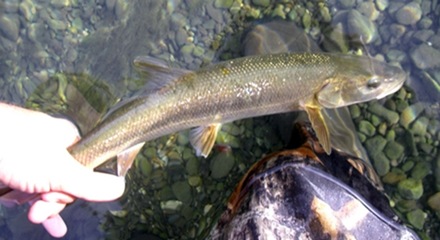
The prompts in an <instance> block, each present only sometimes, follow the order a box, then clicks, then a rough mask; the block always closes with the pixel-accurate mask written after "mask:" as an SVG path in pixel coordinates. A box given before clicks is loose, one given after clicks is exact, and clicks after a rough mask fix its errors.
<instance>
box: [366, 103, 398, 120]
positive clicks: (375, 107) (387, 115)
mask: <svg viewBox="0 0 440 240" xmlns="http://www.w3.org/2000/svg"><path fill="white" fill-rule="evenodd" d="M368 110H369V111H370V112H371V113H373V114H375V115H377V116H379V117H381V118H383V119H385V120H386V121H387V122H388V123H389V124H396V123H397V122H398V121H399V114H398V113H396V112H393V111H391V110H389V109H387V108H385V107H384V106H382V105H381V104H380V103H378V102H374V103H371V104H370V105H369V106H368Z"/></svg>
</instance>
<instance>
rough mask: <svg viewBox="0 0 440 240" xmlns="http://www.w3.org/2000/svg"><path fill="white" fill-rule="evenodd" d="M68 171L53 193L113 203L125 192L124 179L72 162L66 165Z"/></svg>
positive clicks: (53, 187) (53, 188)
mask: <svg viewBox="0 0 440 240" xmlns="http://www.w3.org/2000/svg"><path fill="white" fill-rule="evenodd" d="M64 167H66V168H67V169H68V171H62V172H64V173H66V174H65V175H64V176H62V177H61V178H60V179H59V181H58V182H57V184H56V185H53V186H52V188H51V191H57V192H63V193H67V194H70V195H73V196H75V197H77V198H82V199H85V200H88V201H112V200H115V199H117V198H119V197H120V196H121V195H122V194H123V193H124V190H125V179H124V177H117V176H114V175H110V174H105V173H98V172H92V171H91V170H90V169H87V168H84V166H82V165H81V164H80V163H78V162H76V161H71V162H69V163H66V165H64Z"/></svg>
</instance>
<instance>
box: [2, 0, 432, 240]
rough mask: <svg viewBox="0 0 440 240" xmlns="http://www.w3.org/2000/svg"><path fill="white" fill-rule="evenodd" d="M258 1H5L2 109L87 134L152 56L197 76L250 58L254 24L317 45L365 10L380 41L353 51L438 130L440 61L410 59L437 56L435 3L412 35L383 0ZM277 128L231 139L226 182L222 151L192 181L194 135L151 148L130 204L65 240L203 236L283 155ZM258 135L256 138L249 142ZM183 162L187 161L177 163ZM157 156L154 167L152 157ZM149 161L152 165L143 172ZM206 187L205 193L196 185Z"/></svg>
mask: <svg viewBox="0 0 440 240" xmlns="http://www.w3.org/2000/svg"><path fill="white" fill-rule="evenodd" d="M251 2H255V1H199V0H197V1H184V0H173V1H171V0H170V1H153V0H151V1H141V0H134V1H129V3H126V1H122V0H95V1H82V0H59V1H52V3H46V1H27V0H25V1H13V0H10V1H8V0H0V18H1V21H0V24H1V25H0V101H5V102H11V103H15V104H19V105H22V106H25V107H28V108H32V109H36V110H40V111H44V112H48V113H51V114H62V115H65V116H68V117H70V118H71V119H73V120H74V121H76V122H77V123H78V125H79V126H80V128H81V131H82V132H86V131H87V130H88V129H90V128H91V127H92V126H93V124H95V123H96V120H97V119H98V118H99V117H100V116H102V115H103V114H104V113H105V111H106V110H107V109H108V108H109V107H110V106H112V105H113V104H114V103H115V102H116V101H117V100H118V99H120V98H123V97H126V96H130V95H133V94H136V92H138V91H141V92H142V90H145V89H144V86H145V83H146V81H147V80H146V78H145V77H144V76H143V75H142V74H139V73H138V72H136V70H135V69H134V68H133V64H132V61H133V59H134V58H135V57H136V56H139V55H148V56H153V57H157V58H161V59H163V60H165V61H167V62H168V63H169V64H171V65H172V66H175V67H183V68H186V69H197V68H199V67H201V66H204V65H207V64H210V63H212V62H216V61H219V60H223V59H230V58H234V57H239V56H241V55H242V46H241V37H242V36H243V34H244V33H245V29H246V28H247V27H248V26H249V25H251V24H253V23H256V22H262V21H268V20H270V19H275V18H285V19H287V20H290V21H294V22H297V23H298V26H300V27H301V28H304V29H305V30H306V32H308V33H309V34H310V35H311V36H312V37H313V38H314V39H316V40H324V42H326V41H325V39H326V38H328V37H324V35H323V34H322V33H323V32H325V31H327V30H328V27H329V26H331V27H332V28H336V29H337V28H338V25H337V24H336V23H337V22H338V21H337V20H333V23H335V24H332V22H329V19H326V16H327V14H326V11H327V10H328V13H329V14H330V15H331V16H339V17H340V18H342V19H345V17H346V15H344V14H345V13H346V12H347V10H349V9H351V8H356V9H359V10H360V11H362V12H363V14H364V15H368V17H369V18H370V19H374V21H373V22H374V23H375V24H376V28H377V29H378V33H377V34H378V35H380V37H379V38H378V39H380V40H377V39H376V40H374V38H375V37H372V38H373V40H371V39H369V38H368V36H371V35H370V34H369V33H368V32H367V33H365V32H362V31H360V30H350V29H347V30H346V31H347V32H346V33H347V34H352V35H356V34H359V33H361V35H362V36H363V37H364V39H362V41H354V42H351V43H350V44H349V45H350V49H354V50H358V49H362V47H359V46H360V45H361V44H359V42H364V44H366V49H367V51H368V52H369V53H370V54H371V55H376V54H381V55H382V56H384V58H385V59H387V60H390V59H393V60H394V61H397V62H399V63H400V64H401V66H402V67H403V69H404V70H405V71H407V72H408V74H409V76H410V77H409V78H410V81H409V82H408V84H409V85H410V86H411V88H412V89H413V90H414V91H415V95H416V98H411V101H412V102H411V103H414V102H418V101H420V102H422V104H423V106H424V108H425V111H424V113H423V114H426V116H429V119H431V120H432V121H434V120H437V121H438V120H440V119H439V105H438V102H439V100H440V97H439V91H440V87H439V85H440V74H439V68H438V67H440V63H439V64H437V63H435V62H424V63H423V64H422V62H423V60H424V59H425V60H426V59H428V57H426V58H425V57H424V56H422V57H419V58H414V57H411V53H413V52H414V51H415V50H414V49H416V48H417V47H418V46H421V45H427V46H428V49H431V47H432V48H434V49H439V48H440V35H439V34H440V33H438V29H439V26H438V19H439V18H438V15H439V9H440V7H439V6H438V5H437V1H428V0H424V1H418V3H420V4H418V5H420V6H421V11H422V12H421V14H422V16H421V20H419V21H417V23H415V24H407V25H402V24H400V25H399V24H397V22H398V21H401V22H403V21H405V19H400V18H403V17H402V16H398V13H397V12H398V10H399V9H401V8H402V7H404V6H403V5H404V2H400V1H389V3H388V6H387V7H386V8H385V10H384V11H383V12H381V11H378V10H376V11H374V10H371V9H374V8H381V7H382V6H383V4H384V3H382V2H385V1H372V2H368V3H367V2H365V3H363V2H362V1H357V2H356V1H328V2H320V3H317V2H314V1H310V2H305V1H304V2H297V1H295V4H294V3H290V2H289V1H280V2H282V3H269V4H268V5H267V6H261V5H259V6H257V5H253V4H252V3H251ZM262 2H264V1H262ZM269 2H270V1H269ZM272 2H278V1H272ZM221 3H222V4H225V5H222V4H221ZM325 6H326V7H327V8H324V7H325ZM326 9H327V10H326ZM413 12H414V8H409V10H408V14H407V15H411V14H414V15H417V13H413ZM416 12H417V11H416ZM341 16H342V17H341ZM343 16H345V17H343ZM263 19H264V20H263ZM341 21H342V20H341ZM343 21H345V20H343ZM408 21H411V18H409V20H408ZM344 24H346V25H348V23H344ZM364 30H365V29H364ZM365 31H366V30H365ZM414 33H416V34H414ZM373 35H374V34H373ZM356 38H358V37H357V36H352V39H356ZM358 39H360V38H358ZM370 40H371V41H370ZM327 48H333V49H334V46H333V47H329V45H328V41H327ZM342 48H343V47H342ZM435 51H438V50H435ZM433 52H434V51H429V50H428V51H425V52H422V54H426V55H428V54H434V56H436V55H435V54H437V53H433ZM426 65H428V67H426ZM420 68H426V69H423V70H421V69H420ZM408 91H410V90H408ZM78 96H82V97H78ZM2 117H4V116H2ZM269 123H273V122H270V120H268V119H267V118H259V119H254V120H245V121H239V122H238V123H236V124H235V125H229V127H226V129H224V131H225V132H227V133H231V135H233V134H232V133H233V132H234V131H235V130H236V128H238V130H237V131H239V132H240V134H242V135H243V136H242V135H239V136H241V137H236V138H235V141H238V143H237V142H234V143H236V146H235V145H232V148H233V151H234V159H233V160H232V162H233V163H234V164H233V168H232V169H230V172H229V173H228V174H227V176H225V177H221V176H220V177H218V178H216V177H213V176H214V175H221V174H220V173H218V172H215V171H212V169H215V163H216V159H215V158H216V157H217V158H221V157H225V156H223V155H221V154H222V153H221V151H218V152H219V153H216V154H214V156H213V157H212V158H209V159H207V160H204V159H200V161H199V162H198V161H196V162H197V164H198V167H197V168H196V169H197V170H196V172H191V173H189V170H188V168H189V166H188V165H189V164H188V162H189V161H190V160H189V159H192V160H191V161H195V160H193V157H191V156H189V157H188V155H191V154H192V152H191V151H189V150H188V146H187V145H188V142H187V139H185V136H186V135H185V134H176V135H173V136H167V137H163V138H161V139H159V140H157V141H155V142H154V143H148V144H147V146H146V148H145V150H144V151H143V153H144V154H143V155H142V156H140V157H139V159H138V162H137V165H136V166H135V167H134V168H133V169H134V170H132V173H131V174H130V176H129V178H128V180H127V181H128V182H129V184H130V185H129V186H128V193H127V195H126V196H124V197H123V199H122V200H121V203H120V204H119V203H102V204H89V203H85V202H80V201H78V202H76V203H75V204H73V205H72V206H69V207H68V208H67V209H66V210H65V211H64V212H63V214H62V216H63V217H64V218H65V220H66V222H67V225H68V227H69V232H68V234H67V235H66V237H65V238H66V239H96V238H103V237H104V236H105V234H107V235H106V236H107V237H108V238H116V239H123V238H125V239H128V238H134V237H136V236H138V237H147V236H153V235H155V236H157V237H162V238H164V239H165V238H176V239H177V238H181V237H182V236H184V237H186V238H195V237H203V236H205V234H206V233H207V232H208V231H209V226H210V225H211V224H212V223H213V222H215V217H216V216H218V214H219V213H220V212H221V211H223V208H224V205H223V204H224V202H225V201H226V198H227V196H228V195H229V194H230V193H231V191H232V189H233V186H234V184H235V183H236V182H237V180H238V179H239V178H240V177H241V175H242V174H243V173H244V172H245V171H246V169H247V167H248V166H249V165H250V164H252V163H253V162H254V161H255V160H257V159H258V158H259V157H260V156H261V154H263V153H268V152H271V151H274V150H275V149H279V148H280V147H281V145H282V141H281V140H280V136H278V135H277V134H275V133H274V132H275V129H276V127H271V125H269ZM228 128H229V129H228ZM234 129H235V130H234ZM249 129H254V130H252V131H251V133H249V134H248V135H247V137H244V136H245V135H246V133H247V131H248V130H249ZM433 131H434V134H430V138H431V140H430V141H429V142H430V143H432V146H433V147H432V148H433V150H432V152H431V153H430V154H422V157H423V159H424V161H425V162H427V163H428V164H429V166H432V169H434V170H433V171H431V172H430V173H429V174H428V175H427V176H426V178H424V179H423V181H424V186H428V187H426V189H425V194H426V196H424V197H422V198H421V200H420V202H419V203H420V204H424V205H426V201H427V199H428V198H429V197H430V196H431V195H433V194H434V193H435V192H436V191H438V190H436V189H435V183H434V181H435V180H436V178H435V171H436V170H435V169H437V168H438V167H439V166H438V165H437V166H436V163H435V162H436V161H439V160H436V159H435V156H438V150H437V149H438V145H439V136H440V133H439V130H433ZM228 143H230V142H228ZM176 152H177V153H178V155H180V156H182V158H183V159H180V160H179V158H176V157H175V155H174V156H173V154H175V153H176ZM151 155H154V157H153V158H150V157H149V156H151ZM185 156H186V157H185ZM413 158H414V157H413ZM401 159H403V160H402V161H401V162H396V163H391V165H392V167H393V168H394V165H395V167H396V168H397V167H399V166H400V165H403V164H404V162H405V161H406V159H411V156H404V157H402V158H401ZM142 160H144V161H150V163H149V164H147V166H144V165H143V163H141V162H142ZM416 163H417V162H416ZM393 164H394V165H393ZM213 165H214V167H213ZM439 165H440V164H439ZM149 168H151V169H152V170H150V172H148V173H149V174H151V176H148V177H145V176H144V177H143V175H142V174H143V172H142V169H147V170H148V169H149ZM437 171H440V170H438V169H437ZM437 174H438V173H437ZM408 175H410V173H409V172H408ZM191 177H192V178H191ZM195 177H198V178H195ZM189 179H191V181H192V183H191V184H194V185H197V187H194V186H191V187H190V188H189V192H190V195H188V194H186V195H185V194H181V193H176V191H175V189H174V188H173V186H176V185H175V183H176V182H179V183H182V182H188V181H189ZM200 179H201V181H202V184H200V185H198V184H197V183H194V181H199V180H200ZM437 181H439V180H437ZM177 186H178V185H177ZM185 186H187V185H185ZM387 190H388V191H389V195H391V196H394V195H395V193H396V190H395V188H394V187H393V186H390V187H387ZM170 192H171V193H170ZM176 195H177V196H176ZM176 199H177V201H180V203H182V202H183V203H184V204H183V206H182V205H180V206H179V208H178V210H176V209H172V210H169V211H168V212H166V211H164V209H165V208H166V207H164V206H165V205H167V204H172V203H173V202H172V201H174V200H176ZM182 199H183V200H182ZM126 203H130V204H126ZM174 203H176V202H174ZM177 203H178V202H177ZM124 204H125V205H124ZM121 205H123V206H125V207H124V209H125V210H126V211H127V216H126V217H125V218H115V217H113V218H112V217H105V216H104V215H105V214H106V213H107V210H108V209H113V210H115V209H116V210H120V209H121ZM0 210H1V211H0V214H1V215H0V216H1V220H0V237H1V238H4V239H11V238H13V239H24V238H34V239H50V236H49V235H47V234H46V233H45V232H44V229H43V228H42V227H41V226H38V225H32V224H30V223H29V222H28V221H27V219H26V206H21V207H17V208H12V209H8V208H1V209H0ZM423 211H424V212H425V213H427V214H428V217H429V219H431V220H429V221H427V224H426V225H425V228H423V229H421V230H420V231H419V233H421V234H423V233H428V234H429V235H431V233H430V232H429V229H430V228H432V229H434V228H435V227H436V226H438V218H437V216H436V214H435V212H434V211H433V210H432V209H430V208H429V207H426V208H425V207H424V208H423ZM403 215H405V214H403ZM102 226H104V227H102ZM103 229H104V230H103ZM435 236H436V237H437V238H438V237H439V235H435Z"/></svg>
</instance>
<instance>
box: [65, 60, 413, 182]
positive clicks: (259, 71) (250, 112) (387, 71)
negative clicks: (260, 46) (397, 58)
mask: <svg viewBox="0 0 440 240" xmlns="http://www.w3.org/2000/svg"><path fill="white" fill-rule="evenodd" d="M135 63H136V64H137V65H138V66H139V67H140V68H141V69H143V70H144V71H146V72H150V73H151V74H152V75H153V78H154V76H156V77H157V78H160V79H157V81H167V82H169V83H168V84H166V85H164V86H161V87H159V88H158V89H157V90H155V91H152V92H151V93H149V94H146V95H145V96H140V97H137V98H134V99H133V100H132V101H129V102H127V103H126V104H124V105H122V106H121V107H119V108H118V109H117V110H115V111H114V112H113V113H111V114H110V115H109V116H108V117H107V118H106V119H104V121H103V122H102V123H101V124H99V125H98V126H97V127H96V128H94V129H93V130H92V131H91V132H89V133H88V134H87V135H85V136H84V137H83V138H82V139H81V140H80V141H79V142H78V143H76V144H75V145H73V146H71V147H70V148H69V151H70V152H71V154H72V155H73V156H74V158H75V159H77V160H78V161H79V162H81V163H82V164H84V165H86V166H88V167H90V168H94V167H96V166H98V165H100V164H102V163H103V162H105V161H106V160H108V159H110V158H112V157H114V156H116V155H117V154H119V153H121V152H124V151H125V152H130V151H128V150H131V147H133V146H141V145H142V143H143V142H145V141H149V140H153V139H156V138H158V137H161V136H164V135H167V134H170V133H173V132H177V131H180V130H183V129H188V128H192V127H199V130H196V131H193V134H192V135H193V136H191V139H192V143H193V145H194V146H195V148H196V150H197V152H198V153H199V154H200V155H207V154H209V151H210V149H211V147H212V144H213V142H214V140H215V136H216V134H215V133H216V131H217V130H218V127H216V126H219V124H221V123H224V122H231V121H234V120H237V119H243V118H249V117H256V116H262V115H269V114H275V113H282V112H289V111H297V110H306V111H307V113H308V115H309V118H310V119H311V122H312V124H313V126H314V128H315V131H316V132H317V134H318V138H320V141H321V144H322V142H328V131H327V129H326V126H325V123H323V120H322V116H321V114H320V109H321V108H327V107H328V108H336V107H341V106H346V105H350V104H354V103H358V102H364V101H369V100H372V99H377V98H382V97H384V96H386V95H388V94H391V93H393V92H395V91H397V90H398V89H399V88H400V87H401V86H402V84H403V82H404V80H405V74H404V73H403V71H402V70H401V69H399V68H397V67H393V66H390V65H388V64H385V63H382V62H379V61H376V60H372V59H370V58H366V57H360V56H353V55H342V54H330V53H316V54H314V53H300V54H288V53H284V54H273V55H260V56H251V57H245V58H238V59H234V60H230V61H225V62H221V63H218V64H214V65H211V66H208V67H205V68H202V69H200V70H197V71H194V72H190V71H184V70H178V69H172V68H168V67H167V66H164V65H161V64H157V63H156V62H154V61H152V60H151V59H148V58H138V59H137V60H136V61H135ZM162 79H165V80H162ZM326 138H327V139H326ZM206 142H209V144H207V146H208V147H205V146H206ZM324 145H325V143H324ZM327 147H328V148H329V146H327ZM324 148H326V146H324ZM127 149H128V150H127ZM137 149H140V147H138V148H137ZM132 155H133V154H132ZM134 155H135V154H134ZM131 157H133V156H131ZM130 164H131V163H130ZM123 174H124V173H122V175H123Z"/></svg>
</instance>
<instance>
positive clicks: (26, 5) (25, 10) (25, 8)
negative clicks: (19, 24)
mask: <svg viewBox="0 0 440 240" xmlns="http://www.w3.org/2000/svg"><path fill="white" fill-rule="evenodd" d="M19 10H20V13H21V14H22V15H23V16H24V18H25V19H26V20H27V21H29V22H32V21H34V19H35V17H36V12H37V9H36V8H35V4H34V3H33V2H32V1H23V2H21V3H20V5H19Z"/></svg>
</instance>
